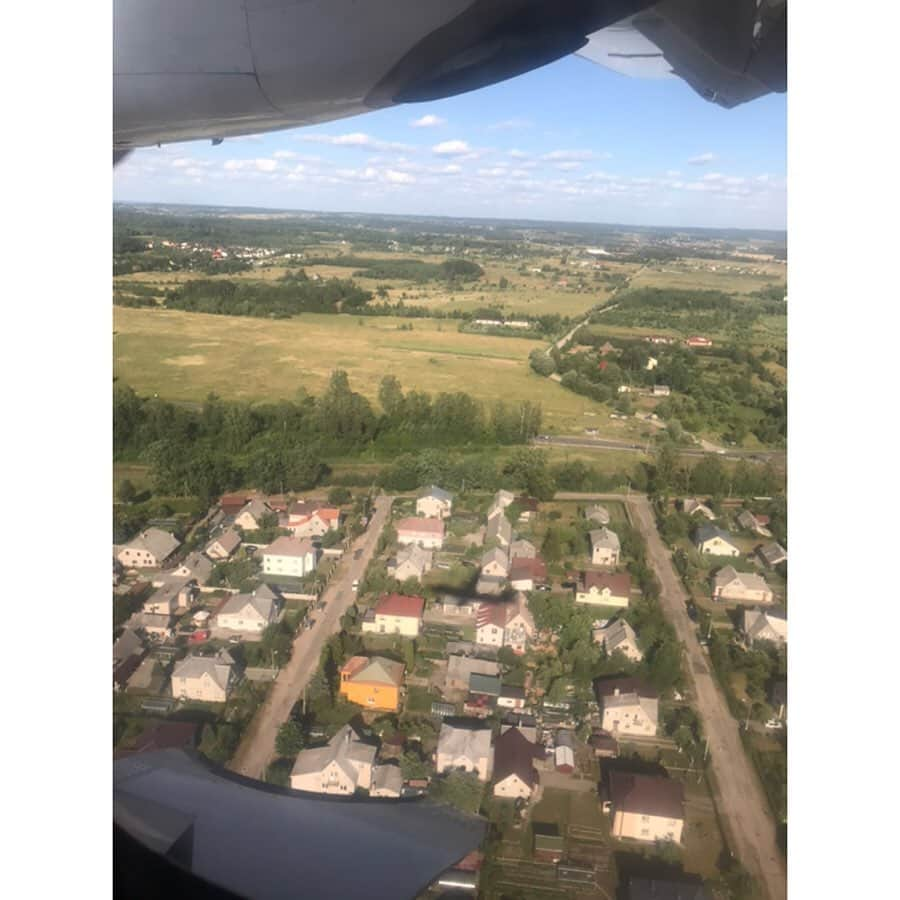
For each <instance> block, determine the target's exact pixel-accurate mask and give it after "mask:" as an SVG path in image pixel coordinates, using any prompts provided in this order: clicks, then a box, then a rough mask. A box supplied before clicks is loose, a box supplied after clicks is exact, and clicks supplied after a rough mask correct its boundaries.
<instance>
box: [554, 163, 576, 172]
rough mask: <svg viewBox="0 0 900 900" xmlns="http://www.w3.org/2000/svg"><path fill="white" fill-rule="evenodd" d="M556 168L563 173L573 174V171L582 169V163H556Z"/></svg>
mask: <svg viewBox="0 0 900 900" xmlns="http://www.w3.org/2000/svg"><path fill="white" fill-rule="evenodd" d="M556 168H557V169H560V170H562V171H563V172H571V171H572V170H573V169H580V168H581V163H580V162H575V161H574V160H571V161H569V162H560V163H556Z"/></svg>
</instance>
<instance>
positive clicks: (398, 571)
mask: <svg viewBox="0 0 900 900" xmlns="http://www.w3.org/2000/svg"><path fill="white" fill-rule="evenodd" d="M433 561H434V551H433V550H424V549H422V547H419V546H417V545H416V544H409V545H408V546H406V547H403V548H401V549H400V550H398V551H397V556H396V557H395V558H394V559H392V560H391V561H390V562H389V563H388V567H387V571H388V575H390V576H391V577H392V578H396V579H397V581H406V579H407V578H415V579H417V580H418V581H421V580H422V577H423V576H424V575H425V573H426V572H430V571H431V568H432V566H433V564H434V563H433Z"/></svg>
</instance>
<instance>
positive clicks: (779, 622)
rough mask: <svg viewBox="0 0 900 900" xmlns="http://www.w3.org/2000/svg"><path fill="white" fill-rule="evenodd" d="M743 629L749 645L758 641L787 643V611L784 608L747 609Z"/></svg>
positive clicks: (742, 623) (742, 619) (743, 619)
mask: <svg viewBox="0 0 900 900" xmlns="http://www.w3.org/2000/svg"><path fill="white" fill-rule="evenodd" d="M741 631H742V632H743V634H744V639H745V640H746V642H747V644H748V645H749V646H751V647H752V646H753V644H754V643H755V642H756V641H771V642H772V643H773V644H786V643H787V639H788V623H787V613H786V612H785V611H784V610H783V609H778V608H776V609H766V610H761V609H745V610H744V614H743V616H742V618H741Z"/></svg>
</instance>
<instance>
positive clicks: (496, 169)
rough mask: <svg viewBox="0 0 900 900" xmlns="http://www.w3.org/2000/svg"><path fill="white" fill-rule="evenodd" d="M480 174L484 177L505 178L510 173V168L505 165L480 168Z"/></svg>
mask: <svg viewBox="0 0 900 900" xmlns="http://www.w3.org/2000/svg"><path fill="white" fill-rule="evenodd" d="M478 174H479V175H480V176H481V177H482V178H504V177H505V176H507V175H508V174H509V169H507V168H505V167H504V166H493V167H492V168H490V169H479V170H478Z"/></svg>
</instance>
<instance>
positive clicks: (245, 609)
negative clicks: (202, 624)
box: [216, 584, 281, 634]
mask: <svg viewBox="0 0 900 900" xmlns="http://www.w3.org/2000/svg"><path fill="white" fill-rule="evenodd" d="M280 609H281V603H280V602H279V599H278V596H277V594H275V592H274V591H273V590H272V589H271V588H270V587H269V586H268V585H265V584H262V585H260V586H259V587H258V588H257V589H256V590H255V591H254V592H253V593H252V594H235V595H234V596H233V597H230V598H229V599H228V600H227V601H226V603H225V604H224V606H222V608H221V609H220V610H219V612H218V614H217V615H216V625H217V626H218V627H219V628H227V629H228V630H229V631H241V632H249V633H251V634H252V633H256V634H259V633H261V632H263V631H265V630H266V628H268V627H269V625H271V624H272V623H273V622H275V621H277V619H278V613H279V611H280Z"/></svg>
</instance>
